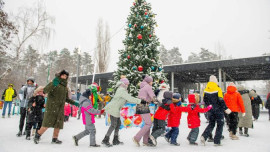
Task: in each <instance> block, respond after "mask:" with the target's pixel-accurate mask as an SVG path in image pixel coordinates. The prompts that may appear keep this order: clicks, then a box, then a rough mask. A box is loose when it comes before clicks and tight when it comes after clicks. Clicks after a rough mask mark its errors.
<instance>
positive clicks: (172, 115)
mask: <svg viewBox="0 0 270 152" xmlns="http://www.w3.org/2000/svg"><path fill="white" fill-rule="evenodd" d="M177 104H178V103H173V104H171V105H170V112H169V115H168V127H179V125H180V119H181V116H182V112H188V111H189V109H190V108H188V107H181V106H178V105H177Z"/></svg>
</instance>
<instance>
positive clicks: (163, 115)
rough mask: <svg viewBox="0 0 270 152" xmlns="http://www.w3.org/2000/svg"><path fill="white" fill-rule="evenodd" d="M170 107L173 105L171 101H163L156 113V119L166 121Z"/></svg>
mask: <svg viewBox="0 0 270 152" xmlns="http://www.w3.org/2000/svg"><path fill="white" fill-rule="evenodd" d="M170 105H172V100H171V99H163V100H162V104H161V106H159V107H158V110H157V111H156V113H155V116H154V118H155V119H158V120H166V119H167V115H168V114H169V112H170Z"/></svg>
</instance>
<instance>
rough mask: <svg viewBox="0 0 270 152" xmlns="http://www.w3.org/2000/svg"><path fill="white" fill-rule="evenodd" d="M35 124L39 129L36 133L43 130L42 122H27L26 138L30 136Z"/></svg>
mask: <svg viewBox="0 0 270 152" xmlns="http://www.w3.org/2000/svg"><path fill="white" fill-rule="evenodd" d="M35 124H37V128H36V132H37V131H38V130H39V129H40V128H41V125H42V121H40V122H27V123H26V129H25V132H26V136H30V132H31V128H32V126H34V125H35Z"/></svg>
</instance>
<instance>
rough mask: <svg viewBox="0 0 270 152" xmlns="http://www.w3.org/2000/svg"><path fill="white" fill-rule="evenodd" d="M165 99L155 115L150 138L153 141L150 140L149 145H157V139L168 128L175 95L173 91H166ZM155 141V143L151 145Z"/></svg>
mask: <svg viewBox="0 0 270 152" xmlns="http://www.w3.org/2000/svg"><path fill="white" fill-rule="evenodd" d="M163 97H164V99H163V100H162V104H161V105H160V106H159V107H158V110H157V111H156V113H155V116H154V123H153V124H154V125H153V129H152V133H151V135H150V136H149V138H150V139H151V140H148V141H149V142H148V144H149V145H152V144H153V145H154V146H156V145H157V141H156V139H157V138H158V137H159V136H161V135H162V134H164V132H165V127H166V121H165V120H166V119H167V115H168V114H169V111H170V104H171V103H172V97H173V93H172V92H171V91H165V92H164V94H163ZM151 141H153V143H151Z"/></svg>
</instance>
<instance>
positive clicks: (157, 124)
mask: <svg viewBox="0 0 270 152" xmlns="http://www.w3.org/2000/svg"><path fill="white" fill-rule="evenodd" d="M165 127H166V122H165V120H158V119H154V126H153V129H152V133H151V135H152V136H153V137H154V138H155V139H157V138H158V137H159V136H161V135H162V134H164V133H165Z"/></svg>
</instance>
